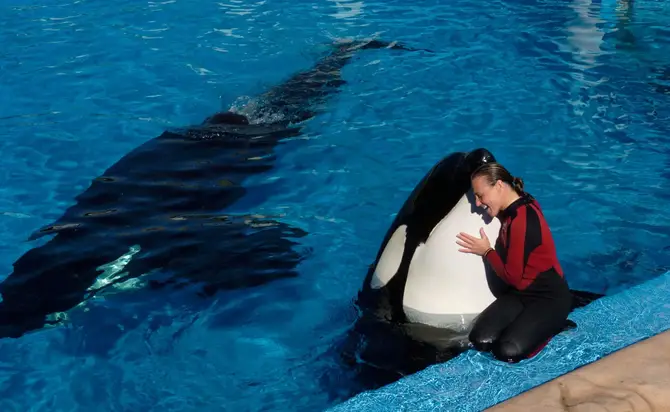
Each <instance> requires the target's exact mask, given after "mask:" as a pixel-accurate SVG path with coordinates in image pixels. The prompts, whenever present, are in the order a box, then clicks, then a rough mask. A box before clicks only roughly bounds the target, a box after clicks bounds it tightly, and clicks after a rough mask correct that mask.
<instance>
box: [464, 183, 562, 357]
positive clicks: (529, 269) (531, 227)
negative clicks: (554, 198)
mask: <svg viewBox="0 0 670 412" xmlns="http://www.w3.org/2000/svg"><path fill="white" fill-rule="evenodd" d="M499 219H500V221H501V223H502V226H501V228H500V233H499V235H498V240H497V241H496V245H495V249H494V250H492V251H490V252H489V253H487V254H486V256H485V258H484V260H485V262H486V263H487V264H489V265H490V266H491V268H492V269H493V270H494V271H495V273H496V274H497V275H498V277H499V278H500V279H501V280H502V281H503V282H504V283H505V285H506V290H505V291H504V292H502V293H498V294H496V298H497V299H496V301H495V302H493V303H492V304H491V305H490V306H489V307H488V308H487V309H486V310H485V311H484V312H482V314H481V315H480V316H479V318H478V319H477V320H476V323H475V325H474V327H473V330H472V332H471V333H470V340H471V341H472V342H473V344H474V346H475V347H476V348H478V349H480V350H487V351H488V350H491V351H492V352H493V354H494V355H495V356H496V357H497V358H499V359H502V360H506V361H512V362H515V361H519V360H521V359H524V358H528V357H531V356H534V355H535V353H537V351H539V350H540V349H541V348H542V347H544V345H545V344H546V343H547V342H548V341H549V340H550V339H551V338H552V337H553V336H554V335H555V334H556V333H558V332H560V331H561V330H562V329H563V328H564V327H565V325H566V320H567V317H568V314H569V313H570V309H571V303H572V297H571V294H570V290H569V288H568V284H567V282H566V280H565V278H564V277H563V270H562V268H561V265H560V263H559V262H558V258H557V256H556V248H555V245H554V241H553V238H552V235H551V231H550V230H549V226H548V225H547V222H546V220H545V218H544V215H543V213H542V209H541V208H540V205H539V204H538V203H537V201H536V200H535V199H534V198H533V197H532V196H531V195H529V194H523V195H522V196H521V197H520V198H519V199H517V200H516V201H515V202H513V203H512V204H511V205H509V206H508V207H507V208H506V209H505V210H504V211H501V213H500V216H499Z"/></svg>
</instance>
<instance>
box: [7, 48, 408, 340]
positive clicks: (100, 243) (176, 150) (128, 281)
mask: <svg viewBox="0 0 670 412" xmlns="http://www.w3.org/2000/svg"><path fill="white" fill-rule="evenodd" d="M382 48H388V49H394V50H406V51H412V50H417V49H411V48H408V47H405V46H403V45H401V44H398V43H389V42H385V41H381V40H363V41H361V40H351V41H345V42H339V43H336V44H335V45H333V46H332V48H331V52H330V53H329V54H327V55H326V56H325V57H323V58H321V59H320V60H319V61H318V62H317V63H316V64H315V65H314V66H313V67H312V68H310V69H308V70H306V71H303V72H300V73H297V74H295V75H293V76H292V77H290V78H289V79H288V80H286V81H285V82H283V83H282V84H279V85H277V86H276V87H274V88H271V89H270V90H269V91H267V92H266V93H264V94H263V95H261V96H259V98H258V101H257V102H256V104H255V106H254V107H256V109H255V110H254V111H252V112H251V113H245V114H242V113H237V112H233V111H232V110H229V111H226V112H220V113H215V114H214V115H212V116H210V117H208V118H207V119H205V121H204V122H203V123H202V124H200V125H194V126H189V127H184V128H180V129H174V130H166V131H165V132H164V133H162V134H161V135H160V136H158V137H156V138H153V139H151V140H149V141H147V142H145V143H144V144H142V145H140V146H139V147H137V148H136V149H134V150H133V151H131V152H130V153H128V154H126V155H125V156H123V157H122V158H121V159H120V160H118V161H117V162H116V163H115V164H113V165H112V166H111V167H109V168H108V169H107V170H106V171H105V172H104V173H103V174H102V175H101V176H99V177H97V178H95V179H93V181H92V182H91V184H90V186H89V187H88V188H87V189H86V190H85V191H84V192H83V193H81V194H79V195H78V196H76V198H75V203H74V205H72V206H71V207H69V208H68V209H67V210H66V211H65V212H64V214H63V215H62V216H61V217H60V218H59V219H57V220H56V221H55V222H53V223H51V224H49V225H47V226H45V227H43V228H42V229H40V230H38V231H37V232H35V233H34V234H33V235H32V236H31V237H30V240H35V239H38V238H40V237H42V236H47V235H48V236H50V237H51V238H50V239H49V240H48V241H46V242H44V243H43V244H41V245H39V246H36V247H33V248H31V249H29V250H28V251H27V252H26V253H24V254H23V255H22V256H20V257H19V258H18V260H16V261H15V262H14V264H13V271H12V273H11V274H10V275H9V276H8V277H7V278H6V279H4V280H3V281H2V283H0V338H1V337H13V338H18V337H20V336H22V335H23V334H25V333H27V332H30V331H33V330H37V329H40V328H43V327H44V326H45V325H52V324H59V323H61V321H62V316H61V315H62V314H63V313H64V312H66V311H68V310H70V309H72V308H73V307H75V306H77V305H79V304H81V303H82V302H84V301H87V300H89V299H91V298H93V297H95V296H97V295H99V294H100V293H102V292H103V291H105V290H108V289H109V288H111V287H112V286H115V285H116V286H118V285H120V284H122V283H123V285H124V286H125V285H131V286H133V285H134V286H135V287H140V288H142V287H147V288H149V289H151V288H155V289H158V288H164V287H168V286H171V287H173V288H186V287H189V288H190V287H192V288H194V289H195V291H196V293H197V294H198V295H200V296H205V297H206V296H211V295H213V294H215V293H216V292H217V291H219V290H225V289H242V288H251V287H256V286H261V285H264V284H267V283H269V282H273V281H276V280H279V279H286V278H291V277H295V276H297V269H296V267H297V265H298V264H299V263H300V262H301V261H302V260H303V259H304V257H305V254H304V253H303V252H300V251H299V250H298V249H299V248H298V246H299V243H298V241H297V239H298V238H300V237H303V236H306V235H307V233H306V232H305V231H303V230H301V229H299V228H295V227H291V226H289V225H287V224H285V223H282V222H280V221H278V220H277V219H273V218H272V217H268V216H256V215H253V214H247V215H235V214H230V213H226V210H228V209H229V208H230V207H231V206H232V205H234V204H236V203H237V202H238V201H239V200H240V199H242V198H243V197H244V196H245V195H246V194H247V192H248V190H247V189H246V188H245V187H244V186H243V183H244V181H245V180H246V179H248V178H249V177H251V176H253V175H257V174H262V173H265V172H267V171H269V170H271V169H272V168H273V166H274V159H275V157H274V156H275V155H274V152H273V150H274V148H275V147H276V146H277V145H279V144H281V143H282V142H284V141H285V139H288V138H292V137H295V136H298V135H300V134H301V132H302V129H303V127H304V122H305V121H306V120H309V119H310V118H312V117H314V116H316V115H317V114H318V113H319V112H320V110H323V108H324V105H323V104H324V103H325V102H326V101H327V99H328V98H330V97H331V96H332V95H334V94H335V93H336V92H338V91H339V90H340V89H341V86H342V85H343V84H344V83H345V81H344V80H343V79H342V74H341V69H342V68H343V67H344V66H345V65H346V64H347V63H348V62H349V61H350V60H351V58H352V57H353V56H354V55H355V53H356V52H357V51H359V50H367V49H382ZM258 119H260V120H258Z"/></svg>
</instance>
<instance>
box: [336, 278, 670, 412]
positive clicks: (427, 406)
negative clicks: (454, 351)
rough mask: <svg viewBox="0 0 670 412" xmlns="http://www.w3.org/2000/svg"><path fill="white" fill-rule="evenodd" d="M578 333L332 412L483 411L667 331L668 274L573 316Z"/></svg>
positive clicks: (451, 369)
mask: <svg viewBox="0 0 670 412" xmlns="http://www.w3.org/2000/svg"><path fill="white" fill-rule="evenodd" d="M570 318H571V319H572V320H574V321H575V322H577V324H578V327H577V328H576V329H573V330H571V331H567V332H564V333H561V334H560V335H558V336H557V337H556V338H555V339H553V340H552V341H551V342H550V344H549V345H548V346H547V347H546V348H545V349H544V350H543V351H542V352H541V353H540V354H539V355H538V356H536V357H535V358H534V359H531V360H528V361H523V362H520V363H518V364H514V365H510V364H505V363H502V362H497V361H494V360H493V359H492V358H491V357H490V355H488V354H483V353H479V352H475V351H472V350H470V351H467V352H465V353H463V354H461V355H460V356H458V357H457V358H455V359H452V360H451V361H449V362H446V363H443V364H438V365H433V366H431V367H429V368H427V369H425V370H423V371H421V372H418V373H416V374H414V375H411V376H408V377H405V378H404V379H401V380H399V381H397V382H395V383H393V384H390V385H388V386H385V387H383V388H380V389H378V390H376V391H368V392H364V393H361V394H359V395H358V396H356V397H354V398H351V399H349V400H348V401H346V402H344V403H342V404H340V405H337V406H335V407H333V408H331V409H330V411H333V412H335V411H345V410H346V411H352V410H354V411H357V410H361V411H388V410H393V411H400V410H403V411H404V410H411V411H433V410H440V411H463V412H466V411H481V410H484V409H486V408H489V407H491V406H494V405H496V404H498V403H500V402H503V401H505V400H507V399H510V398H512V397H514V396H516V395H518V394H520V393H522V392H525V391H528V390H530V389H532V388H534V387H536V386H539V385H541V384H543V383H545V382H548V381H550V380H552V379H555V378H557V377H559V376H562V375H564V374H567V373H569V372H571V371H572V370H574V369H576V368H579V367H581V366H583V365H586V364H589V363H592V362H594V361H597V360H599V359H601V358H603V357H605V356H607V355H609V354H611V353H613V352H616V351H618V350H620V349H623V348H625V347H627V346H630V345H633V344H635V343H637V342H639V341H641V340H643V339H646V338H649V337H651V336H655V335H657V334H659V333H662V332H664V331H666V330H668V329H670V272H666V273H664V274H663V275H661V276H659V277H657V278H654V279H652V280H649V281H647V282H645V283H643V284H640V285H637V286H635V287H632V288H630V289H627V290H625V291H622V292H620V293H617V294H614V295H611V296H607V297H604V298H602V299H599V300H598V301H595V302H593V303H591V304H590V305H588V306H586V307H584V308H580V309H577V310H576V311H575V312H573V313H572V315H571V316H570Z"/></svg>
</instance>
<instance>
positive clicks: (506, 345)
mask: <svg viewBox="0 0 670 412" xmlns="http://www.w3.org/2000/svg"><path fill="white" fill-rule="evenodd" d="M492 352H493V356H495V357H496V359H498V360H501V361H504V362H510V363H516V362H520V361H521V360H523V359H525V358H527V357H528V355H530V354H531V353H532V349H530V350H529V349H527V348H524V347H523V345H521V343H520V342H517V341H513V340H500V341H498V342H496V344H495V345H494V346H493V350H492Z"/></svg>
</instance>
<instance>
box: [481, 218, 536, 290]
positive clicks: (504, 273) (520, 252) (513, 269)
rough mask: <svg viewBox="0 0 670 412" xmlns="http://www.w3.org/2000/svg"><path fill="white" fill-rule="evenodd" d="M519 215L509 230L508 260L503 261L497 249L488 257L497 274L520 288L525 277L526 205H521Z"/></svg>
mask: <svg viewBox="0 0 670 412" xmlns="http://www.w3.org/2000/svg"><path fill="white" fill-rule="evenodd" d="M517 213H518V214H517V216H516V217H515V218H514V219H513V220H512V222H511V223H510V225H509V228H508V230H510V236H509V244H508V245H507V259H505V260H506V261H507V263H506V264H504V263H503V261H502V259H501V258H500V255H499V254H498V252H497V251H495V250H492V251H490V252H489V253H488V254H487V255H486V259H487V260H488V262H489V263H490V264H491V266H492V267H493V269H494V270H495V272H496V274H497V275H498V276H499V277H501V278H502V279H503V280H504V281H505V282H507V283H509V284H510V285H512V286H515V287H517V289H518V288H520V286H521V278H522V277H523V273H524V269H525V267H524V266H525V265H524V260H525V259H524V247H525V245H524V242H525V240H526V226H527V211H526V208H525V207H520V208H519V209H518V211H517Z"/></svg>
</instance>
